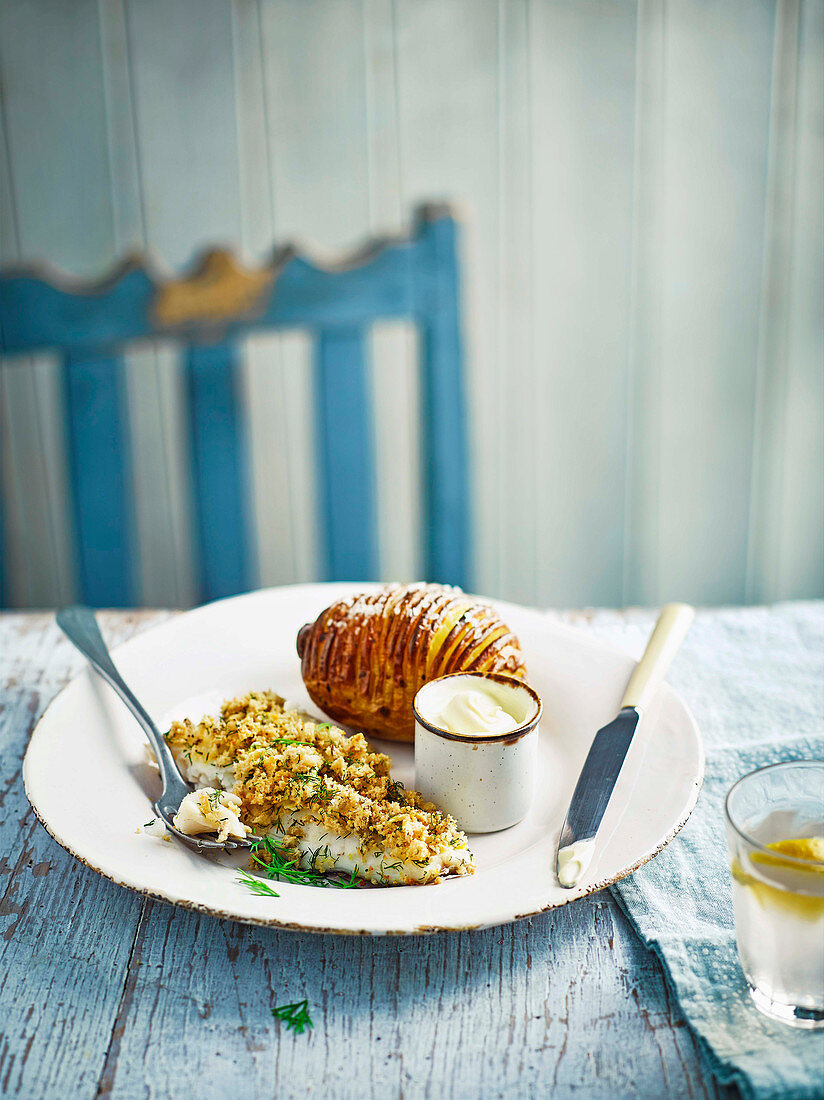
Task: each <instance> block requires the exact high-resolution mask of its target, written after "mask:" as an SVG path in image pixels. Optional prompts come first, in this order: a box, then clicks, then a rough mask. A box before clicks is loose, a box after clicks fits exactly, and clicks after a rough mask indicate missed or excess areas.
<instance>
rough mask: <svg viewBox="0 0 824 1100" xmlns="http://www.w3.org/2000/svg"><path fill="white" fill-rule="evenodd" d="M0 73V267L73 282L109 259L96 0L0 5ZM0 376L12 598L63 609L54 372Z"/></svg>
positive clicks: (60, 442) (42, 365) (46, 364)
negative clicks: (19, 265) (28, 267)
mask: <svg viewBox="0 0 824 1100" xmlns="http://www.w3.org/2000/svg"><path fill="white" fill-rule="evenodd" d="M0 66H2V128H3V135H2V138H3V146H4V154H3V158H4V161H5V163H6V165H7V168H6V170H5V171H4V177H5V178H4V180H3V184H4V186H3V194H4V197H3V209H4V219H3V220H4V225H3V234H2V260H3V262H4V263H6V262H14V261H18V260H22V259H28V258H31V257H38V258H44V259H48V260H50V261H51V262H52V263H54V264H55V265H56V266H58V267H62V268H64V269H67V270H70V271H74V272H76V273H78V274H86V275H89V274H93V273H95V272H98V271H100V270H101V269H102V268H104V267H106V266H107V265H108V264H109V263H110V262H111V260H112V258H113V256H114V239H113V236H112V213H111V204H110V198H109V180H108V153H107V145H108V142H107V134H106V124H105V110H104V102H103V86H102V70H101V53H100V35H99V27H98V20H97V6H96V3H95V0H78V3H76V4H68V5H61V4H49V5H39V4H30V3H26V2H25V0H10V2H9V3H5V4H3V5H2V6H0ZM2 370H3V376H4V377H3V400H4V402H5V404H6V406H7V408H6V416H5V417H4V421H5V424H4V427H5V435H6V438H5V440H4V449H5V453H6V455H7V457H8V466H9V469H10V471H11V480H12V482H13V484H12V487H11V497H12V500H11V502H9V506H7V507H6V508H4V511H5V512H6V513H8V515H9V520H10V522H9V523H8V524H7V526H8V528H9V530H8V536H9V541H10V545H9V549H8V553H9V557H10V559H11V561H12V563H13V564H14V565H15V570H14V577H13V580H14V584H13V588H12V592H11V598H12V599H13V600H14V601H15V602H17V603H21V604H24V605H25V604H35V605H37V604H55V603H61V602H65V601H67V600H69V599H71V598H72V595H73V591H74V560H73V555H72V553H71V550H70V547H71V544H72V540H71V530H70V525H69V518H68V509H67V507H66V471H65V461H66V459H65V447H64V439H63V433H62V424H61V402H62V392H61V376H60V371H59V368H58V365H57V364H56V363H55V362H53V361H52V360H50V359H49V358H46V357H44V358H39V359H37V360H31V359H23V360H20V361H18V360H15V361H14V362H13V363H6V364H4V365H3V368H2ZM5 477H6V479H8V477H9V475H8V471H7V472H6V474H5ZM7 500H8V498H7Z"/></svg>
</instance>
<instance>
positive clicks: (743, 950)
mask: <svg viewBox="0 0 824 1100" xmlns="http://www.w3.org/2000/svg"><path fill="white" fill-rule="evenodd" d="M725 809H726V825H727V842H728V844H729V851H730V868H731V872H732V892H733V901H734V905H735V934H736V939H737V941H738V954H739V956H740V959H741V966H742V969H743V971H744V976H745V977H746V979H747V984H748V986H749V990H750V994H751V996H752V999H753V1001H754V1002H755V1004H756V1007H757V1008H759V1009H760V1010H761V1012H763V1013H764V1014H765V1015H767V1016H770V1017H771V1018H772V1019H774V1020H781V1021H782V1022H784V1023H787V1024H792V1025H793V1026H795V1027H805V1028H820V1027H824V851H823V850H822V849H824V760H799V761H793V762H791V763H786V764H772V765H770V766H769V767H766V768H759V769H758V770H757V771H754V772H750V774H749V775H745V776H744V777H743V778H741V779H739V780H738V782H737V783H736V784H735V785H734V786H733V787H732V789H731V790H730V792H729V794H728V795H727V801H726V806H725ZM813 838H819V839H818V841H817V842H816V841H814V839H813ZM799 842H800V843H799Z"/></svg>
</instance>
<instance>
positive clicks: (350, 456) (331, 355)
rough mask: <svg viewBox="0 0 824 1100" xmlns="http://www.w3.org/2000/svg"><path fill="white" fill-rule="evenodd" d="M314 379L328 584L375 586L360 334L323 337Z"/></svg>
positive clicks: (348, 331) (336, 332) (371, 468)
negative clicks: (370, 583) (367, 583)
mask: <svg viewBox="0 0 824 1100" xmlns="http://www.w3.org/2000/svg"><path fill="white" fill-rule="evenodd" d="M315 379H316V395H317V396H316V409H315V424H316V433H317V464H318V474H319V479H320V493H319V499H320V503H321V525H322V530H324V535H325V552H326V553H325V556H326V562H325V565H326V570H325V571H326V578H327V579H328V580H333V581H338V580H353V581H363V580H372V579H373V578H374V577H375V576H376V574H377V568H378V550H377V545H378V539H377V523H376V518H375V455H374V445H373V440H372V433H371V424H372V419H371V409H370V406H371V400H370V396H369V392H368V387H367V381H366V353H365V341H364V334H363V332H362V331H361V330H360V329H352V328H345V329H326V330H324V331H322V332H321V334H320V336H319V338H318V342H317V360H316V371H315Z"/></svg>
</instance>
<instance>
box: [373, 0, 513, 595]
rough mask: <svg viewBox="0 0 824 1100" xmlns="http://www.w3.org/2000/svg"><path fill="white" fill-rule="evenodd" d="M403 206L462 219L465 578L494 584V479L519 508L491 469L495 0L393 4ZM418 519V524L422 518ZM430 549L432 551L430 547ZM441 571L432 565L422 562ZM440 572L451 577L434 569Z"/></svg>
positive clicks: (495, 391) (495, 587)
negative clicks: (428, 205)
mask: <svg viewBox="0 0 824 1100" xmlns="http://www.w3.org/2000/svg"><path fill="white" fill-rule="evenodd" d="M393 17H394V30H395V65H396V81H397V104H398V108H397V110H398V133H399V141H400V174H401V183H402V207H403V208H404V209H406V210H409V209H411V208H413V207H414V206H415V205H416V204H417V203H419V202H422V201H432V200H438V199H441V198H444V197H446V198H449V199H450V201H454V202H455V203H456V205H457V207H458V208H459V211H460V214H461V219H462V226H461V229H462V232H461V238H460V248H461V252H460V257H459V265H460V270H461V274H462V279H463V286H462V325H463V329H462V333H461V336H462V338H463V340H464V347H465V351H466V364H465V366H466V392H467V403H468V409H467V417H468V422H469V425H470V426H471V428H470V432H469V455H470V468H471V471H472V485H471V492H472V501H471V512H472V517H473V550H474V551H475V554H476V560H475V563H474V576H473V578H472V583H473V584H474V585H475V587H476V588H478V590H479V591H483V592H487V593H489V594H490V595H495V594H497V593H498V592H499V589H500V560H499V549H500V542H499V535H498V532H499V530H500V527H501V524H502V522H506V519H504V518H503V517H502V516H501V515H500V513H499V511H498V507H497V505H498V496H497V485H498V479H499V477H501V478H503V481H504V484H506V485H507V486H509V487H510V488H511V490H512V497H513V500H512V507H513V509H514V510H516V511H517V512H518V513H520V511H521V503H520V498H519V494H518V484H519V478H520V471H516V470H515V469H514V468H513V467H512V465H510V463H509V462H507V464H506V466H505V467H504V469H503V470H499V469H498V462H499V457H500V456H499V451H498V448H497V447H494V446H490V445H489V441H490V440H492V439H496V438H497V433H498V431H499V429H500V425H501V423H502V422H506V420H507V419H508V417H509V416H510V415H511V412H510V408H509V406H507V407H506V408H504V409H501V408H500V406H499V404H498V398H499V386H498V383H497V377H498V370H499V369H502V368H501V367H500V366H499V364H498V363H497V362H496V351H497V346H498V340H497V325H498V320H499V312H498V297H497V291H498V282H497V280H498V272H499V270H500V255H499V236H498V213H499V205H498V171H499V161H498V152H499V150H498V142H497V140H496V129H497V119H498V103H499V99H498V93H499V85H498V20H499V5H498V4H497V3H496V2H493V0H452V2H450V3H442V2H434V3H433V2H429V3H422V2H420V0H411V2H410V0H401V2H399V3H397V4H396V5H394V6H393ZM425 522H426V521H425ZM430 554H431V548H430ZM433 566H434V567H435V568H437V569H438V570H440V568H441V566H440V563H437V562H432V561H431V560H430V562H429V563H428V567H429V568H431V567H433ZM438 579H444V580H447V579H449V577H448V576H439V578H438Z"/></svg>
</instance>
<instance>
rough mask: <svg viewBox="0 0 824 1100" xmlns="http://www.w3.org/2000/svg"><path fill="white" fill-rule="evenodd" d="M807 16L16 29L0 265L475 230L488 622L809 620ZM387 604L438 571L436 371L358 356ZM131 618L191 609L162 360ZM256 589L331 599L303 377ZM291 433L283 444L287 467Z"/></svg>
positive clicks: (28, 530) (142, 420)
mask: <svg viewBox="0 0 824 1100" xmlns="http://www.w3.org/2000/svg"><path fill="white" fill-rule="evenodd" d="M823 13H824V9H822V5H821V3H820V0H666V2H663V0H662V2H658V0H620V2H618V3H602V2H599V0H585V2H582V3H578V4H574V5H573V4H568V3H565V2H561V0H557V2H555V0H471V2H470V0H334V2H332V0H231V2H230V3H225V2H224V0H140V2H137V0H77V2H76V3H73V4H70V5H65V4H56V3H54V2H52V0H25V2H24V0H6V3H5V4H4V5H3V6H2V8H0V66H2V84H1V85H0V96H2V115H0V139H1V140H0V247H2V260H3V262H9V261H11V260H15V259H25V260H28V259H43V258H45V259H49V260H51V261H52V262H53V263H55V264H56V265H58V266H60V267H62V268H64V269H65V270H68V271H70V272H72V273H76V274H81V275H87V274H92V273H97V272H100V271H101V270H104V269H105V268H106V267H107V266H108V265H109V264H110V263H111V262H112V260H113V259H114V258H115V257H116V256H118V255H121V254H122V253H123V252H124V251H125V250H127V249H128V248H131V247H135V246H138V247H147V248H148V249H150V251H151V252H153V253H154V254H155V255H156V256H158V257H159V259H160V260H161V261H162V262H164V263H166V264H168V265H174V266H177V265H180V264H182V263H185V262H186V261H188V259H189V258H190V257H191V255H192V253H193V251H194V250H195V249H196V248H197V247H199V246H200V245H202V244H205V243H213V242H215V241H221V240H224V241H229V242H232V243H234V244H235V245H236V246H238V247H239V248H240V249H241V251H243V252H245V253H246V254H247V255H249V256H252V257H255V256H262V255H264V254H265V253H266V252H267V251H268V249H269V247H270V246H271V243H272V242H273V241H274V240H277V241H283V240H285V239H287V238H290V237H296V238H298V239H299V240H304V241H306V242H309V244H310V246H311V248H312V249H313V250H314V251H316V252H320V253H321V254H324V253H326V254H333V253H335V252H337V251H338V250H339V249H341V248H346V247H348V246H350V245H352V244H355V243H357V242H359V241H360V240H361V239H363V238H364V237H365V236H366V235H368V234H369V233H374V232H385V231H398V230H401V229H404V228H405V227H406V226H407V225H408V219H409V217H410V213H411V210H412V207H413V206H414V204H415V203H416V202H417V201H420V200H423V199H437V198H449V199H451V200H453V201H455V202H456V204H457V205H458V207H459V208H462V209H463V211H464V212H465V215H466V227H465V232H464V238H463V250H464V254H463V257H462V259H463V271H464V291H465V321H466V337H467V348H468V352H469V364H468V381H469V403H470V418H471V430H472V437H471V438H472V460H473V472H474V487H473V488H474V506H475V524H476V540H475V542H476V548H477V560H476V571H475V573H476V575H475V586H476V587H477V588H478V589H480V590H483V591H485V592H488V593H491V594H497V595H500V596H504V597H508V598H510V599H516V600H522V601H524V602H529V603H556V604H567V605H572V604H578V605H581V604H598V603H601V604H621V603H625V602H640V603H653V602H656V601H659V600H663V599H667V598H673V597H678V598H684V599H694V600H696V601H699V602H704V603H713V602H737V601H740V600H747V601H752V600H771V599H777V598H782V597H789V596H795V595H799V596H800V595H817V594H821V593H822V591H824V558H823V557H822V527H824V499H822V493H821V484H820V482H821V479H820V470H821V467H822V464H824V427H822V419H823V418H822V405H824V377H822V360H824V348H823V347H822V296H823V295H824V286H823V284H824V271H822V258H821V257H822V242H824V210H823V209H822V191H823V190H824V189H823V188H822V176H823V175H824V163H823V162H824V151H823V150H822V137H821V134H822V120H821V97H822V46H823V45H824V14H823ZM369 349H370V374H369V378H370V386H371V390H372V396H373V400H374V403H375V407H376V410H377V418H376V424H375V431H374V445H375V449H376V456H377V495H378V502H377V505H378V506H377V512H378V534H379V547H380V557H381V569H380V573H381V575H382V576H383V577H385V578H387V579H388V578H403V579H407V578H409V577H412V576H414V575H416V574H417V573H419V570H420V568H421V537H420V530H419V526H420V515H421V511H420V503H421V502H420V488H419V485H420V483H419V476H418V475H419V471H418V460H419V446H418V439H417V416H418V402H417V392H416V354H417V350H416V346H415V339H414V334H413V333H412V331H411V330H410V328H409V327H408V326H403V325H391V326H381V327H380V329H379V330H377V331H376V332H374V333H373V334H371V336H370V341H369ZM127 381H128V392H129V397H130V410H131V411H130V419H131V424H130V429H131V436H132V441H133V446H134V450H135V458H136V462H135V498H136V510H137V519H138V530H139V540H140V560H141V563H142V569H141V577H140V582H141V590H142V599H143V601H144V602H146V603H156V604H161V603H168V604H184V605H185V604H186V603H188V602H190V601H191V599H192V597H193V582H192V576H193V571H192V562H191V554H190V545H191V543H190V532H189V516H188V511H189V509H188V500H189V497H188V493H189V484H188V473H187V463H188V455H187V441H186V434H185V431H184V430H183V428H182V425H183V417H182V407H181V395H180V390H181V387H180V372H179V367H178V363H177V359H176V352H175V349H173V348H171V347H163V348H159V349H157V348H140V349H134V350H133V351H132V352H131V353H130V355H129V356H128V358H127ZM242 382H243V393H244V401H245V413H246V415H247V417H248V419H249V422H250V445H251V450H252V457H253V466H254V484H253V488H254V498H255V511H256V517H257V522H256V538H257V557H258V560H259V562H260V570H261V581H262V582H263V583H288V582H291V581H295V580H303V579H310V578H312V577H313V576H315V575H317V569H318V561H319V556H318V544H319V522H318V514H317V496H316V484H315V481H316V476H315V460H314V449H313V445H312V438H311V404H312V376H311V347H310V343H309V341H308V339H307V338H306V336H305V335H304V334H300V333H294V334H285V335H283V336H272V337H266V338H262V339H256V340H253V341H249V342H248V343H247V345H246V347H245V348H244V368H243V379H242ZM60 401H61V393H60V389H59V385H58V373H57V369H56V365H55V364H54V363H51V362H49V361H48V360H46V359H44V360H43V361H41V362H38V363H37V364H36V365H35V366H34V369H31V364H27V363H24V362H20V363H17V362H15V363H14V364H13V365H9V364H3V367H2V392H1V393H0V402H2V408H0V431H2V442H1V443H0V461H2V490H3V510H2V511H3V523H4V526H5V553H6V555H7V556H8V558H9V560H10V562H11V569H10V572H11V574H12V575H13V578H14V584H13V590H12V592H11V593H10V596H11V598H12V600H13V601H14V602H16V603H19V604H35V605H36V604H53V603H57V602H62V601H65V600H68V599H70V598H71V597H72V595H73V592H74V563H73V560H72V555H71V552H70V545H71V537H70V536H71V532H70V521H69V512H68V509H67V495H66V471H65V457H64V454H65V450H64V440H63V438H62V434H61V406H60ZM273 424H277V425H278V428H277V430H273V427H272V426H273Z"/></svg>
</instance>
